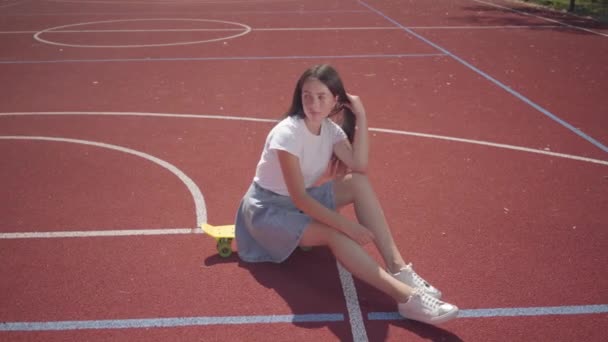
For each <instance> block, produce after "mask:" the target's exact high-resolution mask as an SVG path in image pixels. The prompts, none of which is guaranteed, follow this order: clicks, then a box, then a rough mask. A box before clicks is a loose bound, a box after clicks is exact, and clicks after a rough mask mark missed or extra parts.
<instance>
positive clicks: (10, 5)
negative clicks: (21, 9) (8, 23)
mask: <svg viewBox="0 0 608 342" xmlns="http://www.w3.org/2000/svg"><path fill="white" fill-rule="evenodd" d="M24 2H25V1H17V2H13V3H8V4H3V5H0V8H7V7H12V6H16V5H20V4H22V3H24Z"/></svg>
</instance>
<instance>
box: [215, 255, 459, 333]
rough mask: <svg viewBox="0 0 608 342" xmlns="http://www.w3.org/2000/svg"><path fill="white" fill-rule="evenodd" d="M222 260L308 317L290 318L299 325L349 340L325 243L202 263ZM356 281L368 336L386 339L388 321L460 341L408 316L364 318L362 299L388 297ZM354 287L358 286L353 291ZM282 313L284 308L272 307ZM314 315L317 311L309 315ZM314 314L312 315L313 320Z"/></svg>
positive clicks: (387, 300) (342, 301)
mask: <svg viewBox="0 0 608 342" xmlns="http://www.w3.org/2000/svg"><path fill="white" fill-rule="evenodd" d="M224 263H237V264H238V267H240V268H242V269H244V270H246V271H247V272H249V273H250V274H251V276H252V277H254V278H255V279H256V281H257V282H258V283H259V284H260V285H261V286H264V287H265V288H267V289H272V290H273V291H274V292H275V293H276V294H277V295H279V296H280V297H281V299H282V300H283V301H284V302H285V303H286V304H287V305H288V306H289V308H290V309H289V310H290V313H293V314H294V315H296V317H304V316H303V315H307V316H305V317H307V318H312V320H313V321H312V322H299V321H296V322H293V323H292V324H293V325H295V326H297V327H300V328H304V329H320V328H323V329H327V330H329V331H331V332H332V334H333V335H334V336H335V340H337V341H352V340H353V336H352V331H351V326H350V323H349V317H348V312H347V309H346V305H345V299H344V292H343V290H342V284H341V281H340V278H339V273H338V270H337V269H336V261H335V258H334V256H333V255H332V254H331V252H330V251H329V249H327V248H325V247H315V248H313V249H312V250H311V251H302V250H300V249H296V251H295V252H294V253H293V254H292V255H291V256H290V257H289V259H287V260H286V261H284V262H283V263H280V264H273V263H246V262H243V261H241V260H240V259H239V258H238V255H237V254H236V253H235V254H233V255H231V256H230V257H229V258H222V257H220V256H218V255H214V256H210V257H208V258H207V259H205V265H206V266H213V265H217V264H224ZM356 282H357V287H358V288H359V289H360V290H362V291H363V292H364V293H365V297H366V298H361V300H362V302H361V309H362V311H363V312H362V314H363V319H364V323H365V329H366V332H367V336H368V339H369V341H388V330H389V328H390V327H391V326H396V327H402V328H403V329H405V330H408V331H411V332H412V333H414V334H416V335H418V336H420V337H421V338H424V339H425V340H430V341H445V342H452V341H454V342H456V341H462V340H461V339H460V338H459V337H458V336H456V335H454V334H453V333H451V332H449V331H447V330H444V329H441V328H439V327H435V326H431V325H427V324H423V323H419V322H415V321H409V320H397V319H396V320H386V321H379V320H368V319H367V312H366V307H367V306H368V305H367V302H371V301H374V302H375V301H379V302H380V303H383V302H384V303H390V302H391V301H392V299H390V298H389V297H388V296H386V295H385V294H383V293H381V292H380V291H377V290H375V289H373V288H372V287H370V286H368V285H366V284H364V283H361V282H358V281H356ZM359 289H358V292H359ZM278 314H287V313H278ZM326 314H333V315H336V314H337V315H343V318H342V319H340V320H339V321H334V322H332V321H328V320H324V319H323V316H320V315H326ZM315 316H318V317H315ZM317 319H318V320H317Z"/></svg>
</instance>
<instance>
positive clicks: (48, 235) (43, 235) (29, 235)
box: [0, 228, 202, 240]
mask: <svg viewBox="0 0 608 342" xmlns="http://www.w3.org/2000/svg"><path fill="white" fill-rule="evenodd" d="M199 233H202V230H201V229H199V228H159V229H125V230H81V231H62V232H24V233H0V240H13V239H57V238H80V237H100V236H110V237H114V236H143V235H183V234H199Z"/></svg>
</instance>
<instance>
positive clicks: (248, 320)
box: [0, 314, 344, 331]
mask: <svg viewBox="0 0 608 342" xmlns="http://www.w3.org/2000/svg"><path fill="white" fill-rule="evenodd" d="M341 321H344V315H343V314H307V315H270V316H226V317H175V318H144V319H120V320H97V321H57V322H6V323H0V331H49V330H55V331H57V330H60V331H64V330H82V329H141V328H167V327H186V326H204V325H217V324H268V323H303V322H341Z"/></svg>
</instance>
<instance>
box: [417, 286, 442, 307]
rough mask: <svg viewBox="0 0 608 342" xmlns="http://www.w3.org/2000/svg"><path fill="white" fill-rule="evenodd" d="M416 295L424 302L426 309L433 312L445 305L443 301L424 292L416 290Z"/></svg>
mask: <svg viewBox="0 0 608 342" xmlns="http://www.w3.org/2000/svg"><path fill="white" fill-rule="evenodd" d="M414 293H415V294H416V295H418V297H420V299H421V300H422V304H423V305H424V306H425V307H427V308H430V309H431V310H433V311H435V310H438V309H439V307H440V306H441V305H442V304H443V302H442V301H440V300H439V299H437V298H435V297H433V296H429V295H428V294H426V293H425V292H424V291H422V290H416V291H415V292H414Z"/></svg>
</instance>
